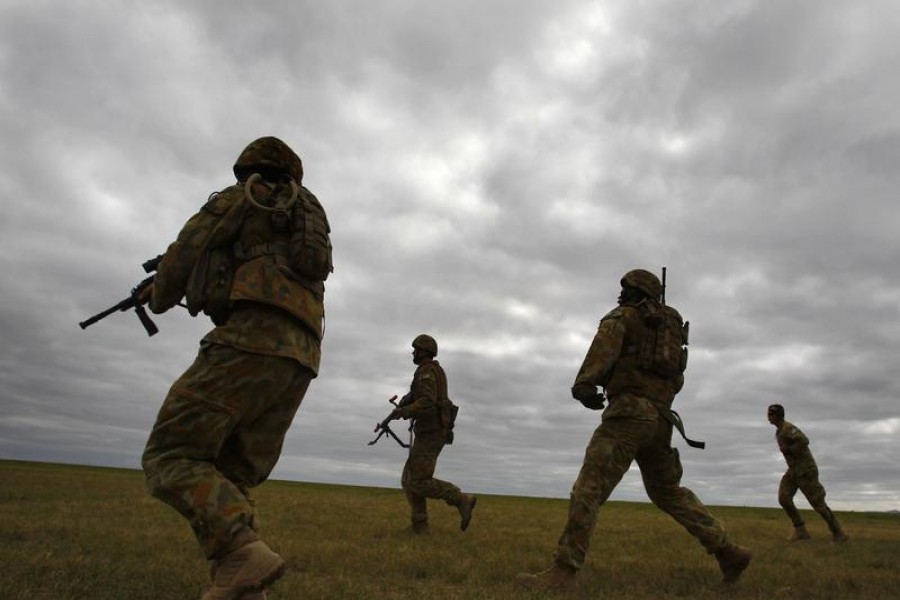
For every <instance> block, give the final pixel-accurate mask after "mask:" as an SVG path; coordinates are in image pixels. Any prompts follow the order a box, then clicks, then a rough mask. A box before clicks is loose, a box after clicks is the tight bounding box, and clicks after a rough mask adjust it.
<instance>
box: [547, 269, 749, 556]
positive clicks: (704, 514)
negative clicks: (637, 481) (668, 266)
mask: <svg viewBox="0 0 900 600" xmlns="http://www.w3.org/2000/svg"><path fill="white" fill-rule="evenodd" d="M632 273H634V272H632ZM641 273H644V274H646V275H648V276H650V277H652V279H653V280H654V281H657V284H656V285H659V284H658V280H656V278H655V276H653V275H652V274H650V273H648V272H646V271H641ZM627 277H628V275H626V278H627ZM624 285H625V278H623V289H624ZM653 291H654V292H655V293H654V294H652V297H653V298H656V297H658V290H653ZM646 302H651V299H650V298H643V299H640V300H639V301H638V300H628V299H626V296H625V292H624V291H623V296H620V306H619V307H618V308H616V309H614V310H613V311H611V312H610V313H609V314H607V315H606V316H604V317H603V319H602V320H601V321H600V325H599V328H598V330H597V334H596V335H595V337H594V340H593V342H592V343H591V346H590V349H589V350H588V353H587V356H586V357H585V359H584V363H583V364H582V366H581V369H580V370H579V371H578V375H577V377H576V379H575V384H574V386H573V395H575V396H576V397H579V396H581V398H584V397H585V390H587V391H588V395H590V393H593V392H595V391H596V387H595V386H598V385H602V386H604V387H605V389H606V394H607V398H608V400H609V405H608V406H607V407H606V409H605V410H604V411H603V420H602V423H601V425H600V426H599V427H598V428H597V430H596V431H595V432H594V434H593V436H592V437H591V440H590V442H589V443H588V446H587V450H586V451H585V457H584V463H583V465H582V467H581V471H580V473H579V475H578V478H577V479H576V481H575V484H574V486H573V487H572V493H571V499H570V503H569V517H568V521H567V523H566V526H565V529H564V531H563V533H562V535H561V536H560V538H559V542H558V546H557V550H556V552H555V554H554V559H555V562H556V564H557V565H562V566H563V567H565V568H568V569H571V570H573V571H574V570H577V569H579V568H581V567H582V566H583V564H584V560H585V556H586V554H587V551H588V546H589V544H590V538H591V533H592V532H593V530H594V525H595V523H596V519H597V513H598V510H599V509H600V506H602V504H603V503H604V502H605V501H606V499H607V498H608V497H609V495H610V494H611V493H612V491H613V489H614V488H615V487H616V485H617V484H618V483H619V481H620V480H621V479H622V476H623V475H624V474H625V472H626V471H628V468H629V466H630V465H631V463H632V461H635V460H636V461H637V463H638V466H639V467H640V470H641V477H642V478H643V482H644V487H645V489H646V490H647V494H648V496H649V497H650V499H651V500H652V501H653V503H654V504H655V505H656V506H658V507H659V508H661V509H662V510H663V511H665V512H666V513H668V514H669V515H671V516H672V517H673V518H674V519H675V520H676V521H678V523H680V524H681V525H682V526H683V527H684V528H685V529H687V531H688V532H689V533H690V534H691V535H693V536H694V537H696V538H697V540H698V541H699V542H700V543H701V544H702V545H703V547H704V548H706V550H707V552H710V553H718V552H719V551H720V550H723V549H726V548H734V547H735V546H733V545H732V544H731V542H730V541H729V538H728V535H727V533H726V531H725V529H724V527H723V526H722V524H721V523H720V522H719V521H717V520H716V519H715V518H714V517H713V516H712V515H711V514H710V513H709V511H708V510H707V509H706V507H705V506H704V505H703V504H702V503H701V502H700V500H699V499H698V498H697V496H695V495H694V493H693V492H691V490H689V489H687V488H685V487H682V486H681V485H680V482H681V476H682V467H681V461H680V459H679V456H678V450H676V449H675V448H672V447H671V438H672V422H671V415H672V413H671V411H670V410H669V409H670V407H671V405H672V402H673V400H674V398H675V394H677V393H678V392H679V391H680V390H681V388H682V386H683V384H684V377H683V375H682V374H680V373H678V374H676V375H673V376H668V377H666V376H661V375H658V374H657V373H655V372H653V371H649V370H647V369H646V368H645V367H644V366H643V365H642V362H641V360H640V357H639V353H640V349H641V345H642V339H643V337H644V335H645V329H646V328H647V324H646V322H645V315H644V313H643V312H642V309H641V305H642V304H643V303H646ZM655 306H657V307H659V304H655ZM665 310H671V311H674V309H672V308H671V307H668V308H665ZM674 314H677V312H675V313H674ZM678 319H679V321H680V316H679V317H678ZM579 391H580V392H581V393H579ZM582 402H585V401H584V400H583V399H582ZM585 405H586V406H589V407H591V408H597V406H590V404H589V403H585ZM748 562H749V558H748Z"/></svg>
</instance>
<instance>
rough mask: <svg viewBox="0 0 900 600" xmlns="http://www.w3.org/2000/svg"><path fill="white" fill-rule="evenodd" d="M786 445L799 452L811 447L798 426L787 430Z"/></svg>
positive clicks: (785, 435) (785, 434)
mask: <svg viewBox="0 0 900 600" xmlns="http://www.w3.org/2000/svg"><path fill="white" fill-rule="evenodd" d="M784 443H785V445H786V446H788V447H789V448H790V449H792V450H798V449H800V448H803V447H805V446H809V439H808V438H807V437H806V436H805V435H804V434H803V432H802V431H800V428H799V427H797V426H796V425H791V426H790V427H786V428H785V432H784Z"/></svg>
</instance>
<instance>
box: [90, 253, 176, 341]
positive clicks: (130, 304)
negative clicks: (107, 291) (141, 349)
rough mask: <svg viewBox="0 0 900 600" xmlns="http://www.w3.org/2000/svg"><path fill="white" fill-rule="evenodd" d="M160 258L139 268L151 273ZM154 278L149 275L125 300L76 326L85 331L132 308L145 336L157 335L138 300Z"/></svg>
mask: <svg viewBox="0 0 900 600" xmlns="http://www.w3.org/2000/svg"><path fill="white" fill-rule="evenodd" d="M162 257H163V255H162V254H160V255H159V256H157V257H156V258H151V259H150V260H147V261H144V263H143V264H142V265H141V267H143V269H144V272H145V273H153V272H154V271H155V270H156V268H157V267H158V266H159V261H161V260H162ZM155 278H156V274H153V275H150V277H147V278H146V279H144V280H143V281H141V282H140V283H139V284H137V285H136V286H134V288H132V290H131V294H129V295H128V297H127V298H125V299H124V300H122V301H121V302H119V303H117V304H115V305H114V306H111V307H109V308H107V309H106V310H104V311H103V312H99V313H97V314H96V315H94V316H93V317H90V318H89V319H86V320H84V321H82V322H80V323H79V324H78V326H79V327H81V328H82V329H85V328H87V327H90V326H91V325H93V324H94V323H96V322H97V321H100V320H102V319H105V318H106V317H108V316H109V315H111V314H113V313H114V312H117V311H121V312H125V311H126V310H129V309H132V308H133V309H134V312H135V313H136V314H137V316H138V319H140V320H141V325H143V326H144V329H145V330H146V331H147V335H149V336H152V335H155V334H157V333H159V328H158V327H157V326H156V323H154V322H153V321H152V320H151V319H150V316H149V315H148V314H147V309H146V308H144V305H143V304H141V301H140V300H139V297H140V295H141V292H143V291H144V290H145V289H146V288H147V286H149V285H150V284H152V283H153V280H154V279H155Z"/></svg>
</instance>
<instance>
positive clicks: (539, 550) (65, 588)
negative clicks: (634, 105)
mask: <svg viewBox="0 0 900 600" xmlns="http://www.w3.org/2000/svg"><path fill="white" fill-rule="evenodd" d="M255 497H256V499H257V505H258V511H259V517H260V519H261V525H262V533H263V535H264V537H265V538H266V540H267V541H268V542H269V544H270V545H271V546H272V547H273V548H274V549H275V550H276V551H277V552H279V553H280V554H282V556H284V557H285V559H286V560H287V562H288V565H289V569H290V570H289V571H288V573H287V575H286V576H285V577H284V578H283V579H281V580H280V581H279V582H278V583H277V584H276V585H275V586H274V587H273V588H272V589H271V590H270V591H269V598H271V599H272V600H279V599H281V600H287V599H290V600H294V599H306V598H321V599H329V600H330V599H335V598H377V599H399V598H448V599H457V598H458V599H469V598H472V599H480V598H484V599H487V598H496V599H504V598H528V597H531V595H530V594H528V593H527V592H524V591H519V590H518V589H517V588H516V587H515V583H514V579H515V574H516V573H517V572H520V571H535V570H540V569H544V568H546V567H547V566H549V561H550V555H551V553H552V551H553V548H554V545H555V542H556V538H557V536H558V535H559V532H560V531H561V528H562V526H563V522H564V519H565V515H566V504H567V503H566V501H564V500H557V499H535V498H515V497H504V496H489V495H483V496H480V497H479V502H478V508H477V509H476V511H475V518H474V519H473V522H472V525H471V527H470V528H469V531H467V532H466V533H462V532H460V531H459V529H458V517H457V514H456V511H455V509H452V508H450V507H447V506H445V505H443V504H438V503H431V504H430V506H429V510H430V513H431V521H432V530H433V531H432V534H431V535H430V536H427V537H413V536H411V535H409V534H408V533H405V532H404V528H405V527H406V526H407V519H408V513H407V506H406V501H405V499H404V496H403V494H402V492H401V491H400V490H394V489H377V488H363V487H349V486H334V485H321V484H308V483H291V482H282V481H271V482H268V483H266V484H264V485H262V486H261V487H259V488H258V489H257V492H256V494H255ZM712 512H713V513H714V514H715V515H716V516H718V517H719V518H720V519H722V520H723V521H724V522H725V523H726V526H727V527H728V529H729V531H730V532H731V533H732V534H733V535H734V537H735V539H736V540H737V541H738V542H739V543H741V544H744V545H747V546H749V547H751V548H752V549H753V551H754V560H753V563H752V564H751V565H750V568H749V569H748V570H747V572H746V573H745V574H744V577H743V578H742V579H741V581H740V582H739V583H738V584H737V585H735V586H731V587H729V588H724V589H723V588H722V587H721V586H720V585H719V584H718V582H719V578H720V576H719V572H718V568H717V566H716V563H715V560H714V559H713V558H712V557H711V556H708V555H707V554H705V553H704V551H703V549H702V548H701V547H700V546H699V544H697V543H696V542H695V541H694V539H693V538H692V537H690V536H689V535H688V534H687V533H686V532H685V531H684V530H682V529H681V528H680V527H679V526H678V525H677V524H676V523H675V522H674V521H672V520H671V519H670V518H669V517H668V516H666V515H664V514H662V513H661V512H660V511H658V510H657V509H656V508H654V507H653V506H652V505H650V504H640V503H623V502H610V503H608V504H607V505H606V506H604V507H603V509H602V511H601V516H600V520H599V522H598V525H597V530H596V532H595V535H594V539H593V545H592V548H591V553H590V556H589V557H588V564H587V565H586V567H585V568H584V570H583V571H582V572H581V575H580V581H581V596H582V597H584V598H599V597H601V595H602V598H604V600H615V599H639V600H651V599H652V600H656V599H660V598H679V599H693V598H698V599H705V598H716V599H719V598H729V599H732V598H733V599H749V598H756V599H773V598H774V599H779V598H785V599H818V598H822V599H826V598H827V599H833V598H871V599H873V600H874V599H878V600H881V599H883V598H898V597H900V517H898V516H897V515H893V514H879V513H840V514H839V518H840V519H841V521H842V523H843V524H844V526H845V529H846V530H847V533H848V534H849V535H850V536H851V540H850V542H849V543H847V544H843V545H834V544H831V543H830V541H829V536H828V532H827V530H826V528H825V525H824V523H823V522H822V520H821V519H820V518H819V517H818V516H817V515H816V514H815V513H813V512H811V511H804V513H805V514H804V518H806V520H807V524H808V526H809V529H810V532H811V533H812V535H813V539H812V540H810V541H808V542H801V543H795V544H789V543H787V542H785V541H784V538H785V536H786V535H787V534H788V533H789V529H790V526H789V522H788V520H787V518H786V517H785V516H784V515H783V514H782V513H781V511H779V510H775V509H762V508H734V507H713V508H712ZM0 565H2V568H0V600H19V599H23V600H24V599H27V600H86V599H90V600H183V599H191V600H197V599H199V598H200V595H201V593H202V590H203V588H204V586H205V585H206V584H207V582H208V580H207V572H206V566H205V562H204V561H203V560H202V557H201V555H200V553H199V551H198V550H197V548H196V544H195V542H194V538H193V536H192V534H191V532H190V529H189V528H188V526H187V524H186V523H185V522H184V521H183V520H182V519H181V517H180V516H178V515H177V514H176V513H175V512H174V511H173V510H171V509H170V508H168V507H167V506H165V505H163V504H161V503H160V502H158V501H156V500H154V499H152V498H150V497H148V496H147V495H146V493H145V492H144V487H143V477H142V474H141V473H140V472H137V471H129V470H120V469H105V468H94V467H78V466H68V465H51V464H44V463H27V462H15V461H0Z"/></svg>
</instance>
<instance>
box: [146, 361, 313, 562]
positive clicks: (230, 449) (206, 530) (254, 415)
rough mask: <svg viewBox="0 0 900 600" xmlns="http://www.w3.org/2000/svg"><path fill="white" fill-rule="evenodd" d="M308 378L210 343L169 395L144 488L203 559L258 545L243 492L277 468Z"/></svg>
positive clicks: (293, 367) (290, 364)
mask: <svg viewBox="0 0 900 600" xmlns="http://www.w3.org/2000/svg"><path fill="white" fill-rule="evenodd" d="M311 376H312V374H311V373H310V372H309V371H308V370H306V369H305V368H303V367H302V366H300V365H299V364H298V363H296V362H295V361H290V360H288V359H284V358H278V357H269V356H262V355H255V354H250V353H246V352H241V351H239V350H235V349H233V348H229V347H225V346H218V345H212V346H204V347H203V348H201V351H200V354H199V355H198V357H197V360H196V361H195V362H194V364H193V365H191V367H189V368H188V370H187V371H186V372H185V373H184V374H183V375H182V376H181V377H180V378H179V379H178V381H176V382H175V384H174V385H173V386H172V388H171V390H170V391H169V394H168V396H167V397H166V400H165V401H164V402H163V405H162V407H161V408H160V412H159V415H158V417H157V420H156V424H155V425H154V427H153V430H152V431H151V433H150V436H149V439H148V440H147V446H146V448H145V449H144V454H143V457H142V465H143V468H144V473H145V476H146V480H147V487H148V489H149V491H150V493H151V494H152V495H153V496H155V497H157V498H159V499H160V500H162V501H164V502H166V503H167V504H169V505H171V506H172V507H173V508H174V509H175V510H177V511H178V512H179V513H180V514H181V515H182V516H184V517H185V518H186V519H187V520H188V521H189V523H190V525H191V528H192V529H193V531H194V533H195V535H196V537H197V540H198V542H199V544H200V546H201V548H202V549H203V552H204V554H205V555H206V556H207V558H211V559H214V558H217V557H219V556H221V555H222V554H224V553H227V552H228V551H230V550H232V549H235V546H239V545H243V544H246V543H249V542H251V541H254V540H255V539H258V536H257V535H256V534H255V533H254V531H253V530H254V528H255V527H256V522H255V517H254V514H255V513H254V507H253V502H252V500H251V499H250V498H249V494H248V492H249V489H250V488H251V487H253V486H255V485H258V484H259V483H261V482H262V481H265V479H266V477H268V475H269V473H270V472H271V470H272V468H273V467H274V465H275V463H276V462H277V460H278V456H279V454H280V452H281V446H282V443H283V439H284V434H285V433H286V431H287V428H288V426H289V425H290V421H291V419H292V418H293V416H294V413H295V412H296V410H297V407H298V406H299V405H300V402H301V401H302V399H303V394H304V393H305V391H306V389H307V387H308V385H309V381H310V379H311Z"/></svg>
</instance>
